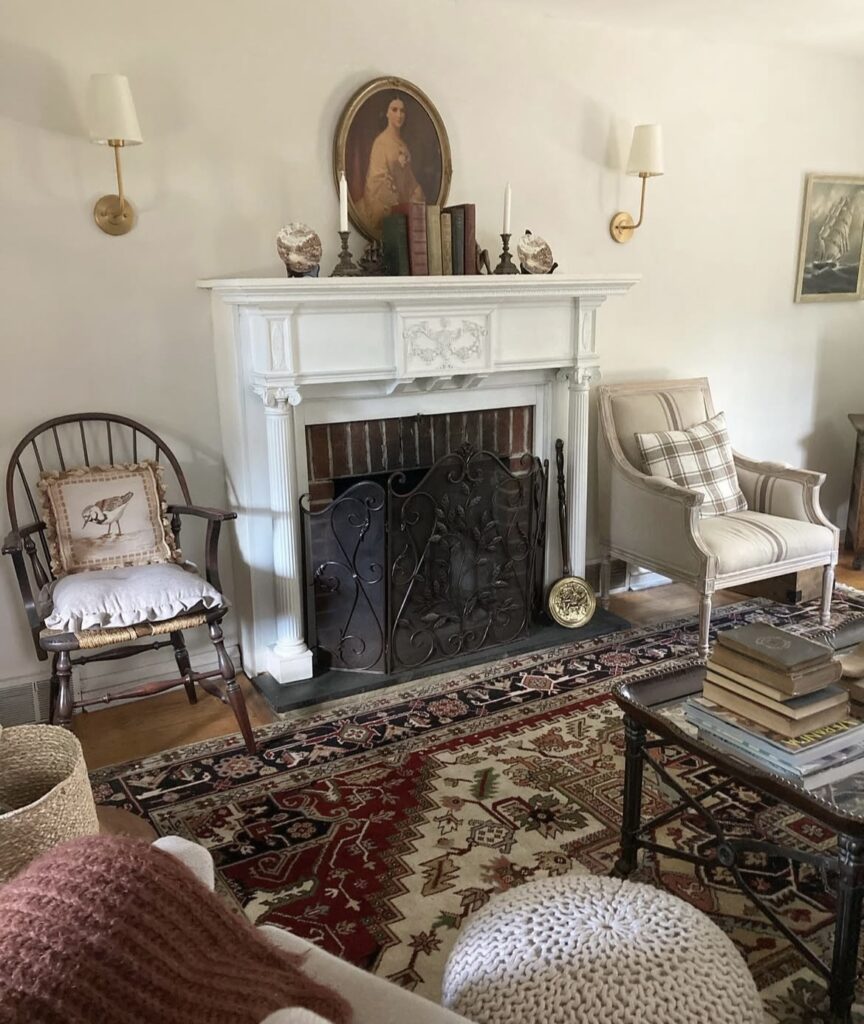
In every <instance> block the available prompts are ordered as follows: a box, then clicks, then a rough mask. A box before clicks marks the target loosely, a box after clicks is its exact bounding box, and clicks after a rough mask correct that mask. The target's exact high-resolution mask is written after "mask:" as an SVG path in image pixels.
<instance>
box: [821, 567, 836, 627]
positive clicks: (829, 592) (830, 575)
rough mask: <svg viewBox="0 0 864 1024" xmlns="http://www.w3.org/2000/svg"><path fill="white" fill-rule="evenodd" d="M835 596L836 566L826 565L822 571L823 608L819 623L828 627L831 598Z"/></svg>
mask: <svg viewBox="0 0 864 1024" xmlns="http://www.w3.org/2000/svg"><path fill="white" fill-rule="evenodd" d="M833 594H834V566H833V565H826V566H825V568H824V569H823V570H822V607H821V608H820V613H819V621H820V623H821V624H822V625H823V626H827V625H828V624H829V622H830V621H831V598H832V596H833Z"/></svg>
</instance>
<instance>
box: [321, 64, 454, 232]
mask: <svg viewBox="0 0 864 1024" xmlns="http://www.w3.org/2000/svg"><path fill="white" fill-rule="evenodd" d="M343 169H344V171H345V178H346V180H347V182H348V214H349V216H350V218H351V220H352V222H353V223H354V224H355V226H356V227H357V228H358V230H360V231H361V232H362V233H363V234H364V235H365V236H366V237H367V238H370V239H380V238H381V221H382V220H383V219H384V217H386V216H387V214H388V213H389V212H390V210H391V209H392V207H394V206H396V205H397V204H399V203H409V202H420V203H428V204H430V205H438V206H443V205H444V203H445V202H446V201H447V193H448V191H449V189H450V178H451V175H452V167H451V163H450V143H449V141H448V139H447V131H446V129H445V128H444V122H443V121H442V120H441V117H440V115H439V113H438V111H437V110H436V109H435V107H434V106H433V104H432V101H431V100H430V99H429V97H428V96H426V94H425V93H423V92H421V90H420V89H418V88H417V86H416V85H412V84H411V83H410V82H406V81H405V80H404V79H402V78H376V79H373V81H371V82H367V83H366V85H364V86H363V88H362V89H358V90H357V92H356V93H354V95H353V96H352V97H351V99H350V100H349V101H348V103H347V105H346V107H345V109H344V110H343V112H342V116H341V117H340V118H339V124H338V126H337V128H336V137H335V139H334V140H333V174H334V177H335V179H336V187H337V189H338V187H339V174H340V172H341V171H342V170H343Z"/></svg>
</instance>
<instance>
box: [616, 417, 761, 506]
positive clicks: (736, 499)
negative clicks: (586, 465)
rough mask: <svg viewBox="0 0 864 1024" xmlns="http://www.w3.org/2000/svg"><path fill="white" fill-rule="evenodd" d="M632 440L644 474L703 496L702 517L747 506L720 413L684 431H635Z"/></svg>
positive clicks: (723, 420)
mask: <svg viewBox="0 0 864 1024" xmlns="http://www.w3.org/2000/svg"><path fill="white" fill-rule="evenodd" d="M636 443H637V444H638V446H639V451H640V453H641V455H642V463H643V465H644V467H645V472H646V473H648V474H649V475H650V476H659V477H665V478H666V479H669V480H673V481H674V482H675V483H676V484H680V485H681V486H682V487H686V488H687V489H688V490H691V491H700V492H701V493H702V494H704V495H705V500H704V501H703V502H702V507H701V513H702V515H703V516H706V517H707V516H722V515H726V514H727V513H729V512H741V511H743V510H744V509H746V508H747V501H746V499H745V498H744V495H743V494H742V493H741V488H740V486H739V484H738V473H737V472H736V470H735V460H734V458H733V456H732V444H731V442H730V441H729V434H728V432H727V430H726V417H725V416H724V415H723V413H722V412H719V413H717V415H716V416H712V417H711V419H710V420H705V421H704V422H703V423H697V424H695V425H694V426H692V427H689V428H688V429H687V430H660V431H658V432H657V433H653V434H637V435H636Z"/></svg>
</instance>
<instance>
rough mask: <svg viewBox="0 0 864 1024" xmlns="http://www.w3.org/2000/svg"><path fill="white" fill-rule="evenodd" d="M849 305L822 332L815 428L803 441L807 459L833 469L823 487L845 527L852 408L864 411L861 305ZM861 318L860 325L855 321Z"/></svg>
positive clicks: (834, 517)
mask: <svg viewBox="0 0 864 1024" xmlns="http://www.w3.org/2000/svg"><path fill="white" fill-rule="evenodd" d="M847 305H848V307H849V310H848V314H849V315H848V316H843V317H842V322H837V323H835V324H833V325H831V326H830V327H826V328H825V329H824V331H823V333H822V335H821V337H820V338H819V342H818V350H817V357H816V379H815V380H814V382H813V430H812V432H811V433H810V434H809V435H808V436H807V437H805V438H803V439H802V441H801V445H802V447H803V449H804V451H805V453H806V455H805V460H804V465H805V466H807V468H808V469H818V470H819V471H820V472H823V473H827V474H828V479H827V480H826V481H825V485H824V487H823V489H822V508H823V509H824V510H825V514H826V515H827V516H828V518H829V519H830V520H831V521H832V522H833V523H836V524H837V525H838V526H839V527H840V529H841V531H842V530H843V529H845V527H846V513H847V510H848V507H849V488H850V485H851V482H852V462H853V459H854V456H855V437H856V435H855V430H854V429H853V427H852V424H851V423H850V422H849V419H848V414H849V413H850V412H851V413H858V412H864V394H862V391H861V380H862V379H864V350H862V348H861V331H860V318H861V313H862V307H861V305H860V304H859V303H852V302H850V303H848V304H847ZM845 312H846V311H845V310H844V313H845ZM837 319H838V321H839V320H840V319H841V318H839V317H838V318H837ZM856 319H857V320H858V321H859V329H858V330H856V329H855V327H854V325H853V323H852V321H853V320H856Z"/></svg>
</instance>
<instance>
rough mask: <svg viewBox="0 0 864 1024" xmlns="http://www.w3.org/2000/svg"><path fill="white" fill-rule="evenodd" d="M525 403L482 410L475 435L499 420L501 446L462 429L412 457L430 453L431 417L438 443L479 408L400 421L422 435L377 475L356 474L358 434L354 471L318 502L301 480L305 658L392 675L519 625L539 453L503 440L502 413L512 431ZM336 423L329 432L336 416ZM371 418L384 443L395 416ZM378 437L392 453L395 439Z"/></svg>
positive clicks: (531, 557) (535, 571) (539, 582)
mask: <svg viewBox="0 0 864 1024" xmlns="http://www.w3.org/2000/svg"><path fill="white" fill-rule="evenodd" d="M530 412H531V410H530V408H529V409H515V410H514V409H505V410H491V411H490V413H489V414H488V415H487V416H486V425H487V436H488V437H489V438H490V440H492V438H493V437H497V436H498V433H499V430H498V428H499V427H500V428H501V431H500V433H501V436H502V439H503V438H505V437H506V441H505V442H504V443H505V444H506V446H507V450H506V451H505V452H497V453H496V452H494V451H484V450H478V449H477V448H475V447H474V445H473V444H472V443H471V441H469V440H468V439H467V437H466V438H465V440H463V441H462V443H461V444H460V445H459V446H458V448H456V450H455V451H450V452H446V454H443V455H442V456H441V457H440V458H439V459H437V460H436V461H435V462H434V463H433V464H432V465H431V466H427V467H417V465H416V463H417V462H418V461H419V460H420V452H421V450H424V449H425V450H426V451H427V452H434V436H435V427H439V428H440V432H439V438H440V439H442V443H443V438H445V437H447V436H448V435H449V433H450V428H451V426H452V427H453V429H454V431H455V429H456V428H457V423H458V425H459V426H461V427H462V428H463V429H464V430H465V432H466V433H467V430H468V424H469V423H473V424H474V426H475V430H474V431H473V432H474V433H475V435H476V434H477V433H480V434H481V436H482V425H483V420H482V417H481V414H473V413H465V414H463V415H461V416H459V417H458V418H457V417H455V416H454V417H452V419H453V420H454V421H457V422H454V423H452V424H451V423H450V422H449V421H450V419H451V417H450V416H449V415H446V416H442V417H435V419H436V420H439V422H438V423H435V424H432V423H430V422H428V421H429V420H430V419H431V418H430V417H427V418H426V420H427V422H425V423H409V427H413V428H414V429H413V430H409V431H407V433H409V434H410V435H411V437H412V438H413V440H414V441H415V442H417V441H418V440H419V438H420V437H421V436H422V437H423V439H424V444H423V445H420V444H419V443H415V444H414V447H413V449H411V454H410V455H409V465H405V466H403V467H402V468H398V469H396V471H395V472H390V473H388V474H384V475H383V477H384V478H383V479H382V474H380V473H374V474H373V473H371V472H369V471H370V470H371V463H372V461H373V460H372V459H370V458H369V457H368V451H369V446H368V444H367V445H365V446H364V445H363V444H358V446H357V461H358V462H360V463H361V464H362V466H363V467H365V468H366V470H367V474H368V475H367V477H366V478H365V479H359V480H357V482H354V483H351V484H350V485H349V486H347V487H345V488H339V489H338V491H337V489H336V488H335V487H334V488H333V490H334V497H333V500H331V501H329V502H328V501H326V500H323V499H321V498H320V497H319V498H317V499H313V498H312V497H311V492H310V495H307V496H306V498H307V500H306V501H305V502H301V511H302V521H303V522H302V526H303V544H304V569H305V573H304V578H305V617H306V639H307V643H308V645H309V647H310V648H311V649H312V650H313V652H314V653H315V655H316V661H317V668H318V669H319V670H328V669H336V670H339V669H341V670H347V671H354V672H370V673H387V674H391V673H397V672H400V671H404V670H406V669H407V670H410V669H416V668H419V667H421V666H422V667H424V668H425V667H426V666H433V665H436V664H438V663H440V662H444V661H447V660H448V659H450V658H455V657H460V656H463V655H466V654H475V653H476V652H478V651H481V650H485V649H487V648H494V647H496V646H499V645H501V644H505V643H508V642H512V641H514V640H516V639H518V638H520V637H522V636H525V635H526V634H527V632H528V630H529V629H530V627H531V626H532V624H534V623H535V622H536V620H537V616H538V612H539V609H540V601H541V595H542V587H543V552H544V543H545V533H546V492H547V477H548V463H547V464H544V463H543V462H541V460H540V459H538V458H537V457H536V456H532V455H529V454H528V453H527V452H524V451H523V453H522V454H521V455H520V456H518V457H517V456H515V455H514V454H513V452H512V445H513V422H514V419H515V421H516V424H517V428H518V430H517V433H518V434H521V436H520V437H519V442H521V441H523V440H525V439H526V432H527V428H528V427H529V425H530V422H531V417H530ZM514 413H515V414H516V415H515V416H514ZM336 426H337V430H338V433H340V434H342V428H343V427H344V426H347V425H344V424H338V425H336ZM357 426H358V428H359V429H357V430H355V431H354V434H355V435H356V436H357V437H358V438H360V439H362V438H363V437H366V438H367V439H368V436H369V431H368V426H369V425H368V424H359V425H357ZM375 426H379V427H380V428H381V430H380V436H381V437H386V434H387V431H388V430H389V431H390V432H391V438H392V439H393V440H394V441H395V440H396V438H397V437H398V436H399V433H400V430H399V428H400V427H402V426H403V424H401V423H400V422H399V421H389V420H385V421H383V423H380V424H379V423H377V422H376V424H375ZM308 430H309V428H307V431H308ZM345 433H347V434H348V436H350V435H351V433H352V431H351V430H350V429H349V430H347V431H345ZM307 440H309V447H310V449H311V448H313V447H314V439H309V437H308V434H307ZM390 447H391V449H392V450H393V451H394V452H395V453H398V458H404V457H405V454H404V453H405V450H406V448H405V446H404V445H402V444H398V445H396V444H393V445H391V446H390ZM329 452H330V453H331V454H332V439H331V443H330V445H329ZM386 454H387V451H386V444H383V445H382V446H381V450H380V451H379V452H377V453H376V455H377V456H378V458H379V459H380V458H382V457H383V459H384V461H385V462H386V461H387V460H386ZM321 455H322V456H323V447H322V451H321ZM391 466H392V462H391ZM313 502H314V504H316V505H318V506H319V508H317V510H315V509H313ZM322 504H323V507H320V506H321V505H322Z"/></svg>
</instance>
